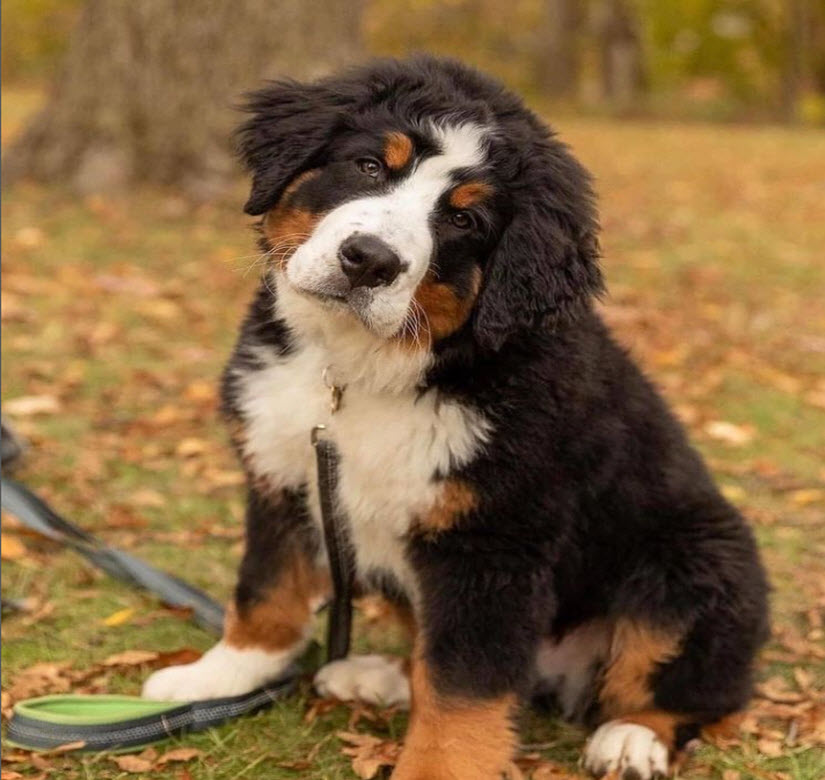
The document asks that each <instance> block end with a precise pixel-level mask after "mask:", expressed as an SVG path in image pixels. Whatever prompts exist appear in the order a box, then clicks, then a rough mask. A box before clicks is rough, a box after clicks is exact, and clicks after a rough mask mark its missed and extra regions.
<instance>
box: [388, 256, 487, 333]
mask: <svg viewBox="0 0 825 780" xmlns="http://www.w3.org/2000/svg"><path fill="white" fill-rule="evenodd" d="M480 287H481V269H480V268H475V269H474V271H473V280H472V288H471V291H470V293H469V295H467V297H466V298H459V297H458V296H457V295H456V293H455V290H454V289H453V288H452V287H451V286H450V285H448V284H444V283H442V282H436V281H434V280H433V279H432V278H431V277H429V276H427V277H425V278H424V281H422V282H421V284H419V285H418V289H416V291H415V301H416V303H417V304H418V306H419V307H420V309H421V311H422V312H423V316H424V317H425V319H426V325H425V326H422V327H421V328H420V329H419V330H423V331H425V332H424V333H421V332H416V333H414V334H412V336H413V338H410V341H412V342H413V343H414V344H416V345H421V344H420V342H421V340H422V336H423V337H425V338H427V339H428V340H429V342H430V343H431V342H433V341H437V340H438V339H443V338H444V337H445V336H449V335H450V334H451V333H454V332H455V331H457V330H458V329H459V328H460V327H461V326H462V325H463V324H464V323H465V322H466V321H467V318H468V317H469V316H470V312H471V311H472V308H473V304H474V303H475V300H476V298H477V297H478V291H479V288H480ZM404 335H405V336H408V337H409V335H410V334H407V333H405V334H404ZM423 346H427V347H429V346H430V344H425V345H423Z"/></svg>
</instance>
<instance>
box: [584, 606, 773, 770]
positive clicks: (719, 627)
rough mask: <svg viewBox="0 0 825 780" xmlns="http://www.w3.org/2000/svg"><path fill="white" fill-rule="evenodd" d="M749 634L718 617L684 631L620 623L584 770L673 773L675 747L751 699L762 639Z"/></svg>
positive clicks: (631, 622) (635, 622) (641, 624)
mask: <svg viewBox="0 0 825 780" xmlns="http://www.w3.org/2000/svg"><path fill="white" fill-rule="evenodd" d="M748 633H749V632H748V630H747V628H746V627H745V626H733V625H726V624H725V621H724V619H723V618H722V617H721V616H718V615H717V616H714V617H709V616H705V617H704V618H703V619H701V620H699V621H697V623H695V624H694V625H693V626H692V627H691V628H690V629H689V630H688V631H687V632H684V631H679V630H677V629H671V630H669V629H664V628H654V627H653V626H651V625H650V624H647V623H644V622H640V621H635V620H630V619H620V620H619V621H617V623H616V626H615V630H614V635H613V642H612V648H611V657H610V661H609V663H608V665H607V667H606V668H605V671H604V675H603V678H602V684H601V687H600V691H599V694H598V708H599V711H600V714H599V718H598V720H599V721H601V725H599V727H598V728H597V729H596V731H595V732H594V733H593V734H592V735H591V737H590V739H589V740H588V742H587V745H586V746H585V750H584V757H583V764H584V766H585V768H586V769H588V770H589V771H590V772H591V773H592V774H594V775H595V776H597V777H601V776H603V775H606V774H607V775H610V776H611V777H614V776H615V777H619V778H622V780H652V778H656V777H664V776H666V775H668V774H669V772H670V769H671V766H672V763H673V759H674V757H675V755H676V753H677V751H678V750H680V749H681V748H682V747H684V745H685V743H686V742H687V741H688V740H689V739H691V738H693V737H696V736H699V733H700V730H701V728H702V727H703V726H705V725H708V724H712V723H715V722H718V721H720V720H722V719H723V718H725V717H727V716H728V715H731V714H732V713H734V712H736V711H738V710H740V709H741V708H742V707H744V705H745V703H746V702H747V699H748V695H749V691H750V666H751V658H752V655H753V652H754V646H755V644H756V641H757V639H756V637H757V634H756V633H754V639H753V641H750V640H749V639H748V637H747V634H748Z"/></svg>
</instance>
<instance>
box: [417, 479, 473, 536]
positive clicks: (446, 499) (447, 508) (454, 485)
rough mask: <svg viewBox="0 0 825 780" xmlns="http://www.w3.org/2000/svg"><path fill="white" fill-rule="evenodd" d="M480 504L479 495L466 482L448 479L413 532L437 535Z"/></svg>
mask: <svg viewBox="0 0 825 780" xmlns="http://www.w3.org/2000/svg"><path fill="white" fill-rule="evenodd" d="M477 505H478V496H476V494H475V492H474V491H473V489H472V488H471V487H470V486H469V485H468V484H467V483H466V482H462V481H461V480H457V479H446V480H444V481H443V482H442V483H441V490H440V491H439V494H438V497H437V498H436V500H435V504H433V506H432V508H431V509H430V511H429V512H427V514H425V515H424V516H423V517H421V518H420V519H419V520H418V521H417V522H416V523H415V525H414V527H413V533H416V534H421V535H423V536H435V535H436V534H439V533H442V532H443V531H448V530H450V528H453V527H454V526H455V525H456V524H457V523H458V522H460V521H461V519H462V518H463V517H465V516H466V515H467V514H469V513H470V512H471V511H472V510H473V509H475V508H476V506H477Z"/></svg>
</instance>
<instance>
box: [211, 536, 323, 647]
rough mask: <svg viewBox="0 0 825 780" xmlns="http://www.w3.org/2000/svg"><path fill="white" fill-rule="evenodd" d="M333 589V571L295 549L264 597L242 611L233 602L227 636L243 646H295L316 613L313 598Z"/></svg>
mask: <svg viewBox="0 0 825 780" xmlns="http://www.w3.org/2000/svg"><path fill="white" fill-rule="evenodd" d="M329 590H330V582H329V575H328V574H327V573H326V572H323V571H320V570H318V569H317V568H315V566H313V564H312V563H311V562H310V561H309V560H307V558H306V556H305V555H304V554H303V553H302V552H295V553H294V557H293V559H292V560H291V561H290V562H289V563H287V564H286V566H285V567H284V569H283V571H282V572H281V573H280V577H279V579H278V583H277V584H276V585H275V586H274V587H273V588H272V589H271V590H270V591H269V593H268V594H267V595H266V598H264V600H263V601H260V602H258V603H256V604H254V605H253V606H251V607H249V608H248V609H245V610H243V611H242V612H239V611H238V610H237V608H236V607H235V606H234V604H230V606H229V608H228V609H227V612H226V619H225V621H224V633H223V636H224V640H225V641H226V643H227V644H228V645H231V646H232V647H235V648H238V649H241V650H243V649H246V648H256V649H260V650H270V651H274V650H284V649H286V648H289V647H292V646H293V645H295V644H296V643H297V642H299V641H300V640H301V639H302V638H303V637H304V630H305V628H306V625H307V623H308V621H309V620H310V618H311V617H312V612H311V604H312V601H313V599H316V598H317V597H318V596H322V595H325V594H326V593H328V592H329Z"/></svg>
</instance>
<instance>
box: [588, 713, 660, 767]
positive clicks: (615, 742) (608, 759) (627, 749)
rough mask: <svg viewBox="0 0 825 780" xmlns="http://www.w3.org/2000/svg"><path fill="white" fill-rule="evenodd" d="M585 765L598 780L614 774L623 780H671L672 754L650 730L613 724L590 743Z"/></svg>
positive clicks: (618, 723)
mask: <svg viewBox="0 0 825 780" xmlns="http://www.w3.org/2000/svg"><path fill="white" fill-rule="evenodd" d="M583 764H584V768H585V769H587V770H588V771H589V772H591V773H592V774H593V775H595V776H596V777H602V775H606V774H608V773H613V774H614V775H615V776H617V777H620V778H622V780H653V779H654V778H662V777H666V776H667V772H668V750H667V747H666V746H665V744H664V743H663V742H662V741H661V740H660V739H659V738H658V737H657V736H656V733H655V732H654V731H652V730H651V729H649V728H647V726H640V725H638V724H636V723H625V722H623V721H620V720H611V721H608V722H607V723H604V724H602V725H601V726H599V728H597V729H596V731H595V732H594V733H593V735H592V736H591V737H590V739H589V740H588V741H587V744H586V745H585V748H584V759H583Z"/></svg>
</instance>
